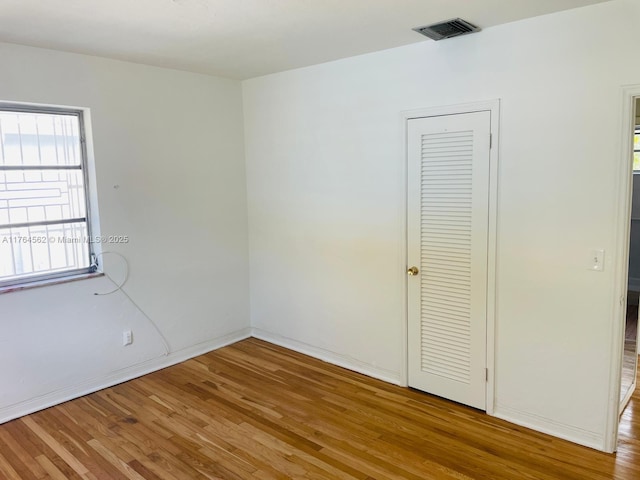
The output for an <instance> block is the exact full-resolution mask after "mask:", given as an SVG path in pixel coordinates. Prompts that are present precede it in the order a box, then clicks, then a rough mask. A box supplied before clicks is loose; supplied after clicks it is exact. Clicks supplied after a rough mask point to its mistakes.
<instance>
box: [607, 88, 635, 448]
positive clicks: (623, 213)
mask: <svg viewBox="0 0 640 480" xmlns="http://www.w3.org/2000/svg"><path fill="white" fill-rule="evenodd" d="M636 98H640V85H638V84H636V85H626V86H623V87H622V95H621V99H620V100H621V101H622V106H621V109H620V110H621V112H622V115H621V117H620V125H619V131H621V132H622V134H621V135H620V137H619V138H620V140H619V141H620V145H619V147H618V151H619V154H618V175H617V180H616V181H617V185H616V187H617V189H616V190H617V191H618V192H619V195H618V198H617V202H616V204H617V205H616V206H617V208H616V210H617V212H618V215H617V217H616V219H615V239H614V252H613V268H614V273H613V275H614V296H613V299H614V301H613V302H612V303H613V308H612V317H611V318H612V319H613V320H614V321H612V322H611V324H612V327H611V347H610V348H611V367H610V374H609V405H608V407H609V408H608V415H607V424H606V426H605V438H604V441H605V445H604V449H605V451H607V452H615V451H616V450H617V446H618V429H619V425H620V402H621V400H622V398H621V395H620V384H621V381H622V362H623V355H624V335H625V327H624V323H625V321H626V318H625V316H626V311H627V289H628V281H629V244H630V242H629V238H630V236H631V222H630V218H631V202H632V199H631V193H632V191H633V190H632V189H633V164H632V163H631V158H632V156H633V126H634V125H635V118H634V115H633V114H634V104H635V100H636ZM616 320H617V321H616Z"/></svg>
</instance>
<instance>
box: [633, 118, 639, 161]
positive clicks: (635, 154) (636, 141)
mask: <svg viewBox="0 0 640 480" xmlns="http://www.w3.org/2000/svg"><path fill="white" fill-rule="evenodd" d="M633 171H634V172H640V126H639V125H636V128H635V131H634V132H633Z"/></svg>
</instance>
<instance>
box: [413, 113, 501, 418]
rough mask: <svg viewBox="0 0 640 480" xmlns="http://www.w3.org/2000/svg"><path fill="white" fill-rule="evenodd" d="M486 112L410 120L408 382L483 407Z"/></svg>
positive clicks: (486, 186)
mask: <svg viewBox="0 0 640 480" xmlns="http://www.w3.org/2000/svg"><path fill="white" fill-rule="evenodd" d="M490 115H491V113H490V112H488V111H487V112H475V113H465V114H459V115H444V116H440V117H429V118H420V119H413V120H409V122H408V123H409V126H408V139H407V141H408V255H407V257H408V258H407V259H408V264H409V265H408V266H409V267H412V266H415V267H417V268H418V273H417V274H416V275H413V276H409V277H408V314H409V348H408V350H409V385H410V386H411V387H414V388H418V389H420V390H423V391H426V392H429V393H433V394H435V395H438V396H441V397H445V398H448V399H450V400H454V401H456V402H459V403H464V404H466V405H470V406H472V407H476V408H480V409H482V410H484V409H485V408H486V373H485V367H486V348H487V339H486V329H487V327H486V325H487V313H486V307H487V260H488V254H487V247H488V243H487V240H488V239H487V236H488V223H489V149H490V121H491V116H490Z"/></svg>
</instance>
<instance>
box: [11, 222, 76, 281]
mask: <svg viewBox="0 0 640 480" xmlns="http://www.w3.org/2000/svg"><path fill="white" fill-rule="evenodd" d="M88 240H89V239H88V233H87V225H86V223H84V222H81V223H64V224H59V225H41V226H31V227H20V228H0V281H6V280H10V279H11V278H14V277H18V276H19V277H25V276H30V275H37V274H42V273H56V272H60V271H64V270H76V269H82V268H88V267H89V252H88V248H87V242H88Z"/></svg>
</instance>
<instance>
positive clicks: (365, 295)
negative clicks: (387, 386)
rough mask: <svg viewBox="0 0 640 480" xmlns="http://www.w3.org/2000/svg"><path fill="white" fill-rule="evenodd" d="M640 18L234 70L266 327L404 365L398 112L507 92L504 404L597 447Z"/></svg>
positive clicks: (342, 357)
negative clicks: (625, 113) (603, 258)
mask: <svg viewBox="0 0 640 480" xmlns="http://www.w3.org/2000/svg"><path fill="white" fill-rule="evenodd" d="M639 21H640V4H639V3H638V2H635V1H633V0H622V1H614V2H611V3H605V4H601V5H597V6H593V7H588V8H583V9H578V10H572V11H567V12H563V13H559V14H555V15H550V16H544V17H538V18H534V19H529V20H526V21H521V22H518V23H512V24H508V25H503V26H500V27H495V28H491V29H487V30H485V31H483V32H481V33H479V34H475V35H470V36H467V37H462V38H458V39H453V40H448V41H444V42H438V43H436V42H428V41H425V42H422V43H418V44H415V45H411V46H407V47H402V48H397V49H393V50H387V51H383V52H378V53H374V54H370V55H364V56H360V57H355V58H350V59H346V60H341V61H336V62H332V63H327V64H323V65H318V66H313V67H309V68H304V69H298V70H293V71H289V72H284V73H280V74H274V75H270V76H266V77H262V78H257V79H252V80H248V81H245V82H243V92H244V114H245V137H246V143H245V145H246V159H247V160H246V161H247V178H248V180H247V185H248V187H247V189H248V199H249V224H250V231H249V242H250V252H251V260H250V265H251V315H252V325H253V326H254V327H256V328H257V330H256V332H257V334H258V335H261V336H264V337H265V338H270V339H272V340H275V341H277V342H279V343H282V344H284V345H289V346H292V347H294V348H297V349H300V350H304V351H309V352H312V353H314V354H316V355H318V356H321V357H324V358H327V359H329V360H331V361H335V362H337V363H342V364H344V365H349V366H351V367H352V368H355V369H358V370H361V371H365V372H368V373H371V374H374V375H377V376H379V377H382V378H387V379H390V380H395V381H397V382H401V380H402V372H403V364H404V362H405V358H404V356H403V350H404V349H403V346H404V343H405V338H404V337H403V323H404V322H405V318H404V316H403V304H404V302H405V297H404V282H405V276H404V268H405V264H404V256H403V255H404V249H405V246H404V233H403V212H404V207H403V203H404V195H405V190H404V178H403V175H404V173H403V172H404V159H403V158H402V153H401V152H402V142H403V139H402V126H401V122H400V112H401V111H403V110H410V109H416V108H423V107H433V106H441V105H450V104H458V103H466V102H473V101H479V100H488V99H495V98H500V99H501V101H502V110H501V119H502V125H501V144H500V165H499V212H498V215H499V219H498V222H499V225H498V259H497V317H496V322H497V332H496V359H497V360H496V370H495V378H496V383H495V385H496V392H495V393H496V410H495V412H496V414H497V415H499V416H501V417H504V418H508V419H510V420H512V421H515V422H516V423H521V424H524V425H530V426H533V427H534V428H537V429H539V430H542V431H547V432H550V433H554V434H556V435H560V436H563V437H565V438H569V439H572V440H575V441H578V442H580V443H584V444H587V445H591V446H594V447H596V448H604V432H605V428H606V427H605V424H606V419H607V408H608V407H607V406H608V403H609V398H608V395H609V394H610V392H609V377H610V368H611V362H612V361H613V359H612V355H611V344H612V341H613V339H612V329H611V322H613V321H614V320H613V319H612V311H613V309H614V304H615V299H614V288H613V285H614V272H613V269H612V268H611V265H610V264H609V265H608V268H605V271H604V272H593V271H589V269H588V264H589V259H590V251H591V249H593V248H604V249H605V250H606V252H607V254H609V255H612V254H613V252H614V247H615V246H616V243H615V242H616V237H615V232H614V230H615V218H616V214H617V207H618V203H617V202H618V192H619V189H618V187H617V181H618V178H619V165H620V163H619V162H620V160H619V139H620V136H621V133H620V129H621V115H622V113H621V112H622V110H621V100H620V99H621V97H622V94H621V85H624V84H633V83H640V65H638V62H634V61H633V58H635V56H636V47H635V40H634V33H633V32H634V31H635V29H636V26H637V24H638V22H639ZM608 258H609V260H610V259H611V256H609V257H608Z"/></svg>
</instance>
